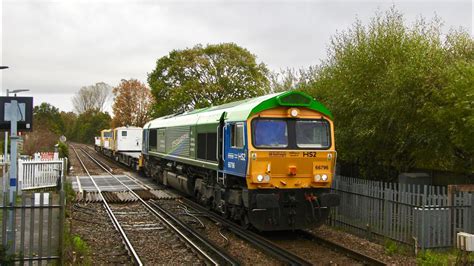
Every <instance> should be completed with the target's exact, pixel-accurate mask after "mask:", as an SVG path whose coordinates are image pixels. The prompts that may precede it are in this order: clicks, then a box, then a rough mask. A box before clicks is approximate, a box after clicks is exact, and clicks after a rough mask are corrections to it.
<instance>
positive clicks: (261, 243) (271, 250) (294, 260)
mask: <svg viewBox="0 0 474 266" xmlns="http://www.w3.org/2000/svg"><path fill="white" fill-rule="evenodd" d="M130 178H133V177H130ZM133 179H134V180H135V182H141V181H139V180H137V179H136V178H133ZM141 184H143V183H141ZM175 192H176V191H175ZM177 193H178V194H181V193H179V192H177ZM181 201H182V202H183V203H184V204H185V205H187V206H189V207H191V208H193V209H194V210H196V211H197V212H201V213H205V214H206V216H208V218H210V219H211V220H213V221H215V222H217V223H219V224H220V225H221V226H223V227H225V228H226V229H228V230H229V231H231V232H232V233H234V234H235V235H237V236H239V237H240V238H242V239H244V240H245V241H247V242H249V243H251V244H252V245H254V246H255V247H257V248H259V249H260V250H262V251H263V252H264V253H267V254H269V255H270V256H272V257H274V258H276V259H277V260H279V261H281V262H283V263H284V264H289V265H311V264H312V263H311V262H309V261H307V260H305V259H304V258H301V257H300V256H298V255H296V254H294V253H292V252H289V251H288V250H286V249H284V248H282V247H280V246H278V245H276V244H275V243H273V242H272V241H270V240H268V239H267V238H265V237H263V236H261V235H259V234H257V233H255V232H253V231H249V230H246V229H243V228H242V227H241V226H239V225H237V224H235V223H233V222H231V221H229V220H226V219H225V218H223V217H221V216H220V215H218V214H216V213H214V212H212V211H209V210H208V209H207V208H205V207H203V206H201V205H199V204H197V203H196V202H194V201H192V200H190V199H188V198H185V197H182V198H181ZM152 205H155V203H152ZM296 233H297V234H299V235H301V236H302V238H304V239H307V240H310V241H312V242H314V243H315V244H317V245H320V246H323V247H325V248H327V249H328V250H332V251H334V252H336V253H339V254H342V255H344V256H346V257H349V258H351V259H353V260H354V261H357V262H359V263H361V264H364V265H386V263H384V262H382V261H380V260H378V259H376V258H373V257H370V256H367V255H365V254H363V253H360V252H357V251H354V250H351V249H350V248H347V247H344V246H342V245H339V244H337V243H335V242H332V241H329V240H326V239H324V238H321V237H318V236H316V235H314V234H313V233H310V232H308V231H304V230H298V231H296Z"/></svg>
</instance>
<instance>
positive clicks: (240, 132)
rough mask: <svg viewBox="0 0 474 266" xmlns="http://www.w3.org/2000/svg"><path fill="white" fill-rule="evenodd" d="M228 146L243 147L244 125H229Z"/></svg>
mask: <svg viewBox="0 0 474 266" xmlns="http://www.w3.org/2000/svg"><path fill="white" fill-rule="evenodd" d="M230 129H231V130H230V141H231V142H230V145H231V146H232V148H243V147H244V123H242V122H239V123H235V124H232V125H231V128H230Z"/></svg>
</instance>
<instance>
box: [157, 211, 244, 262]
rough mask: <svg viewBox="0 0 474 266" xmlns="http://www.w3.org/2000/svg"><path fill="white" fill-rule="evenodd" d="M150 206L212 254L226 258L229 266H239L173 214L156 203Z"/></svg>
mask: <svg viewBox="0 0 474 266" xmlns="http://www.w3.org/2000/svg"><path fill="white" fill-rule="evenodd" d="M151 205H152V206H154V207H155V208H157V209H158V210H159V211H160V212H162V213H163V214H164V215H165V216H167V217H168V218H169V219H170V220H172V221H173V222H175V223H176V224H178V225H179V226H181V227H182V228H183V229H184V230H185V231H187V232H188V233H189V234H190V235H192V236H193V237H195V238H197V239H198V240H199V241H201V242H202V243H203V244H205V245H206V247H207V248H209V249H210V250H212V252H214V253H216V254H218V255H219V256H221V257H223V258H226V257H227V259H226V262H227V263H230V264H231V265H239V262H237V261H236V260H234V259H233V258H232V257H230V255H228V254H226V252H225V251H222V250H220V249H219V248H217V247H215V246H214V245H213V244H211V243H210V242H209V241H208V240H206V239H205V237H204V236H202V235H201V234H200V233H198V232H197V231H195V230H193V229H191V228H190V227H188V226H187V225H186V224H185V223H184V222H182V221H181V220H179V219H178V218H177V217H176V216H175V215H174V214H172V213H171V212H169V211H168V210H165V209H164V208H163V207H161V206H160V205H158V204H157V203H156V202H151Z"/></svg>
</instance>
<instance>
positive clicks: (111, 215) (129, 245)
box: [71, 145, 143, 266]
mask: <svg viewBox="0 0 474 266" xmlns="http://www.w3.org/2000/svg"><path fill="white" fill-rule="evenodd" d="M71 147H72V149H73V151H74V153H75V154H76V156H77V159H78V160H79V162H80V163H81V166H82V168H83V169H84V171H86V173H87V175H88V176H89V178H90V179H91V181H92V183H93V184H94V186H95V188H96V189H97V192H98V193H99V195H100V198H101V199H102V203H103V204H104V207H105V209H106V211H107V214H108V216H109V218H110V220H111V221H112V224H113V225H114V227H115V228H116V229H117V231H119V233H120V236H121V237H122V240H123V241H124V242H125V243H124V244H125V247H126V248H127V249H128V251H130V253H131V254H132V259H133V260H134V261H135V263H136V264H137V265H140V266H142V265H143V263H142V261H141V260H140V257H139V256H138V254H137V252H136V251H135V248H133V245H132V243H131V242H130V240H129V239H128V237H127V234H125V231H124V230H123V228H122V226H121V225H120V223H119V221H118V220H117V218H116V217H115V215H114V213H113V212H112V209H111V208H110V206H109V204H108V203H107V201H106V200H105V197H104V195H102V190H101V189H100V188H99V186H98V185H97V183H96V182H95V180H94V178H92V176H91V174H90V173H89V171H88V170H87V167H86V166H85V165H84V162H83V161H82V159H81V157H79V154H78V153H77V151H76V148H75V147H74V146H72V145H71ZM83 152H84V151H83Z"/></svg>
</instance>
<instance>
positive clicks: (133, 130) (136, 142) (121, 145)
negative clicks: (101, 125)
mask: <svg viewBox="0 0 474 266" xmlns="http://www.w3.org/2000/svg"><path fill="white" fill-rule="evenodd" d="M142 131H143V129H142V128H141V127H118V128H115V129H114V147H113V149H114V151H115V152H137V151H141V150H142Z"/></svg>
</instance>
